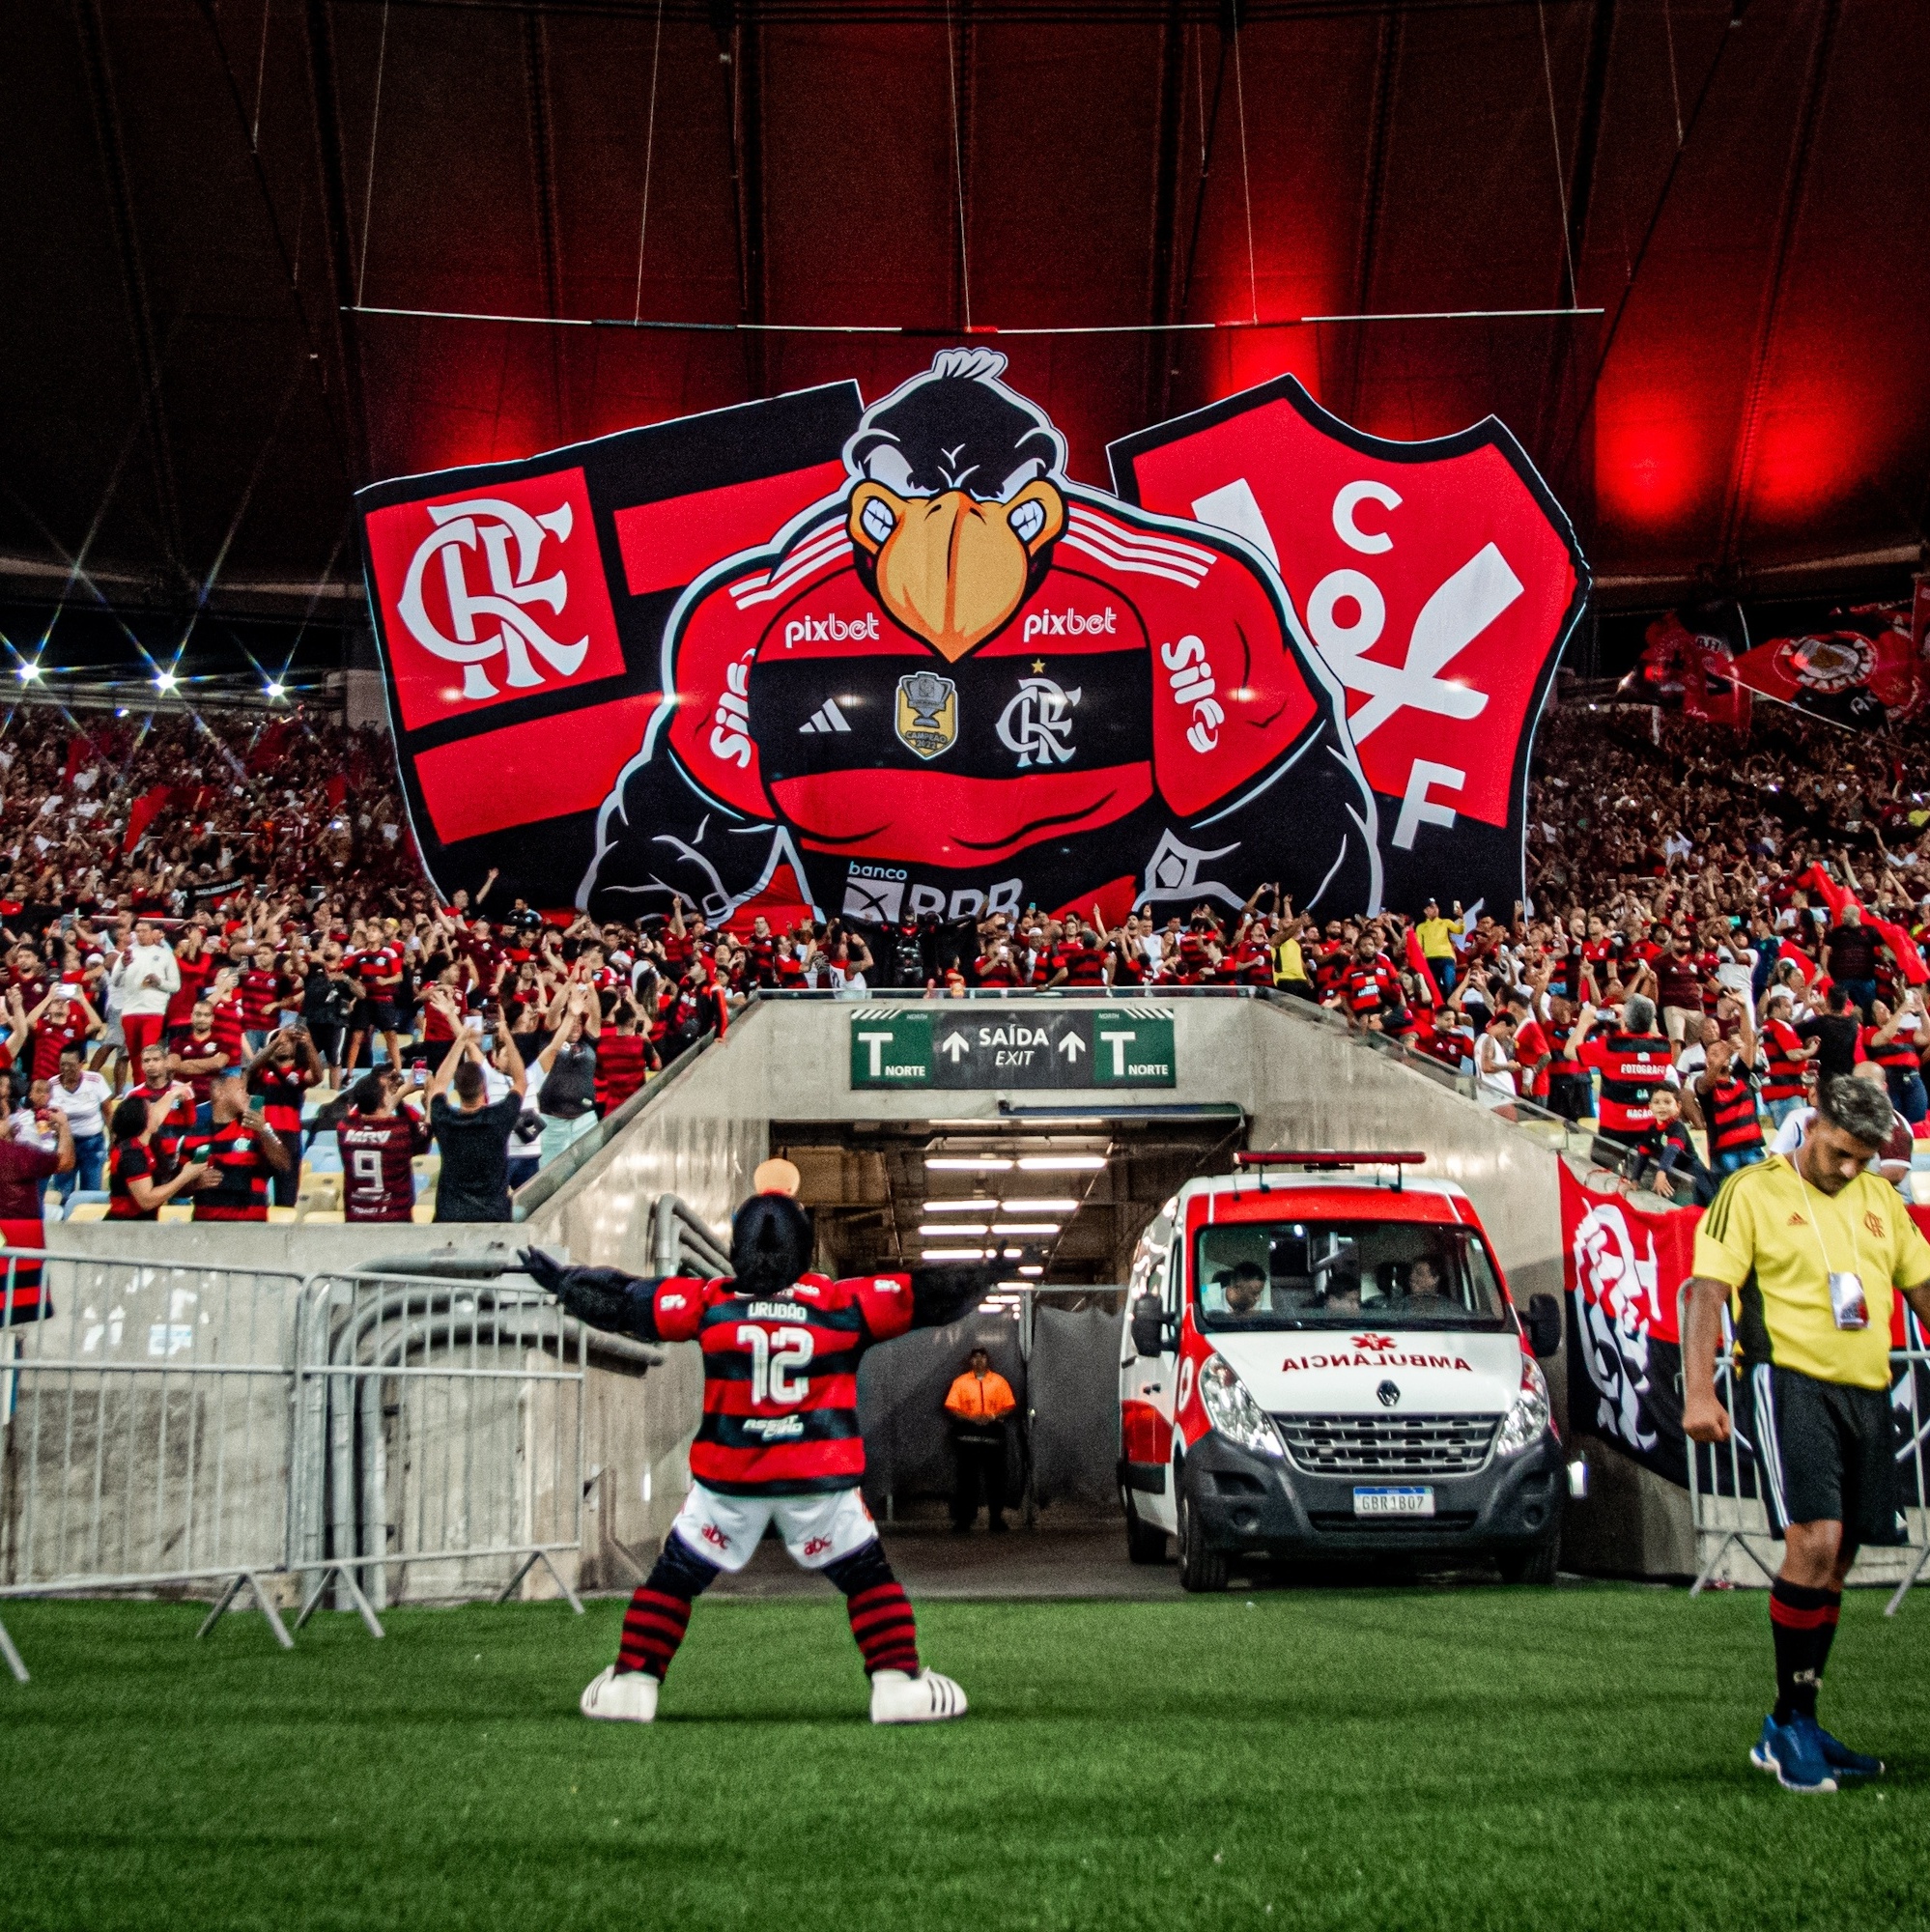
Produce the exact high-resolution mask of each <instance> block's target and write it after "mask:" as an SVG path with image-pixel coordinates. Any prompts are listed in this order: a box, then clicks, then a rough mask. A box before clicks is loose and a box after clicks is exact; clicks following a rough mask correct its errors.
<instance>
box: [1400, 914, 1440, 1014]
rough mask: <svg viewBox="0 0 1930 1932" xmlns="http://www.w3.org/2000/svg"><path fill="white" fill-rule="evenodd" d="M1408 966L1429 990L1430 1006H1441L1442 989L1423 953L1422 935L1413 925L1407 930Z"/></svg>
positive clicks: (1426, 956)
mask: <svg viewBox="0 0 1930 1932" xmlns="http://www.w3.org/2000/svg"><path fill="white" fill-rule="evenodd" d="M1407 964H1408V965H1409V966H1411V967H1412V968H1413V969H1414V971H1415V973H1416V974H1418V975H1419V976H1420V980H1421V984H1422V985H1423V986H1425V987H1426V988H1427V995H1428V1005H1429V1006H1431V1007H1437V1006H1439V1005H1440V1003H1441V989H1440V987H1439V986H1438V985H1437V984H1436V983H1435V981H1434V975H1433V968H1432V967H1431V966H1430V965H1429V964H1428V955H1427V954H1426V953H1425V952H1422V951H1421V935H1420V934H1419V933H1418V932H1416V931H1415V930H1414V928H1413V927H1412V926H1411V925H1410V926H1409V927H1408V928H1407Z"/></svg>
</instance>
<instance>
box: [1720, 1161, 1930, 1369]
mask: <svg viewBox="0 0 1930 1932" xmlns="http://www.w3.org/2000/svg"><path fill="white" fill-rule="evenodd" d="M1694 1272H1695V1273H1696V1274H1697V1275H1700V1276H1702V1277H1703V1278H1705V1279H1707V1280H1709V1281H1719V1282H1721V1283H1722V1284H1723V1286H1724V1287H1726V1288H1728V1289H1729V1290H1730V1291H1731V1294H1730V1299H1729V1305H1730V1309H1731V1312H1732V1313H1733V1315H1734V1317H1735V1322H1736V1340H1737V1345H1738V1348H1739V1350H1740V1351H1741V1353H1742V1356H1743V1358H1744V1360H1745V1361H1746V1362H1748V1363H1750V1364H1752V1365H1753V1364H1755V1363H1759V1362H1773V1363H1774V1365H1775V1366H1776V1367H1777V1368H1782V1369H1795V1370H1797V1371H1799V1372H1800V1373H1801V1374H1802V1375H1805V1376H1813V1377H1814V1378H1816V1379H1817V1380H1818V1381H1825V1382H1843V1383H1846V1384H1848V1385H1849V1386H1850V1387H1851V1388H1868V1389H1883V1388H1887V1387H1888V1386H1889V1324H1890V1314H1891V1310H1892V1309H1893V1307H1894V1305H1895V1301H1896V1293H1897V1291H1898V1290H1899V1289H1906V1288H1921V1287H1922V1286H1923V1285H1924V1284H1925V1283H1926V1282H1930V1241H1926V1240H1925V1239H1924V1238H1923V1235H1922V1232H1921V1230H1920V1229H1918V1227H1917V1225H1916V1222H1915V1221H1913V1220H1912V1219H1911V1218H1910V1210H1909V1208H1906V1207H1905V1206H1904V1204H1903V1199H1902V1197H1901V1196H1900V1195H1899V1194H1898V1193H1897V1191H1896V1189H1895V1188H1893V1187H1892V1186H1890V1184H1889V1183H1888V1182H1887V1180H1882V1179H1878V1178H1877V1177H1876V1176H1875V1175H1873V1174H1859V1175H1858V1176H1857V1178H1856V1179H1854V1180H1853V1181H1851V1182H1850V1184H1849V1185H1848V1186H1847V1187H1845V1188H1844V1189H1843V1191H1842V1192H1841V1193H1840V1194H1833V1195H1831V1194H1824V1193H1822V1192H1821V1191H1820V1190H1819V1189H1817V1188H1814V1187H1812V1186H1810V1184H1809V1183H1808V1182H1807V1181H1806V1180H1804V1179H1803V1178H1802V1175H1801V1174H1800V1173H1799V1172H1798V1171H1797V1169H1796V1167H1795V1165H1794V1163H1792V1162H1791V1161H1788V1160H1786V1159H1784V1158H1783V1156H1782V1155H1781V1154H1771V1155H1770V1157H1769V1158H1768V1159H1767V1160H1763V1161H1758V1162H1757V1163H1756V1165H1755V1166H1753V1167H1745V1168H1741V1169H1739V1170H1738V1171H1737V1172H1736V1173H1734V1174H1732V1175H1731V1176H1730V1177H1729V1179H1727V1180H1725V1181H1724V1182H1723V1183H1722V1185H1721V1188H1720V1189H1719V1190H1718V1191H1717V1196H1716V1199H1715V1200H1714V1201H1713V1202H1711V1203H1710V1206H1709V1211H1708V1212H1707V1213H1706V1214H1705V1215H1703V1217H1702V1220H1701V1222H1700V1223H1699V1224H1698V1226H1697V1227H1696V1230H1695V1265H1694ZM1832 1273H1838V1274H1855V1275H1857V1276H1859V1278H1860V1280H1861V1282H1862V1285H1863V1298H1864V1300H1865V1302H1866V1303H1867V1304H1868V1307H1869V1325H1868V1327H1866V1328H1838V1327H1837V1326H1836V1321H1835V1318H1834V1316H1833V1315H1832V1314H1831V1308H1830V1276H1831V1274H1832Z"/></svg>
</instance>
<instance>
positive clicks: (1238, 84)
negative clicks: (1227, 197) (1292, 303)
mask: <svg viewBox="0 0 1930 1932" xmlns="http://www.w3.org/2000/svg"><path fill="white" fill-rule="evenodd" d="M1233 43H1234V99H1235V103H1236V105H1237V106H1238V109H1239V184H1240V191H1241V193H1242V194H1243V195H1244V197H1245V199H1246V290H1247V294H1248V296H1249V297H1250V298H1251V299H1252V302H1253V320H1254V323H1255V325H1256V326H1257V325H1258V324H1259V321H1260V275H1259V272H1258V270H1256V268H1255V266H1254V254H1253V177H1252V176H1251V175H1250V174H1249V173H1248V172H1247V166H1246V77H1245V70H1244V68H1243V67H1242V66H1241V63H1240V57H1239V10H1238V8H1237V6H1235V10H1234V30H1233Z"/></svg>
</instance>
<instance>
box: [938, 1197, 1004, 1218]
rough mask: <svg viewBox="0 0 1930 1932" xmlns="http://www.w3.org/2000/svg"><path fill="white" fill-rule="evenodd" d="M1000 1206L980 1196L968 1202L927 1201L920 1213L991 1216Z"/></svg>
mask: <svg viewBox="0 0 1930 1932" xmlns="http://www.w3.org/2000/svg"><path fill="white" fill-rule="evenodd" d="M1000 1205H1001V1204H1000V1203H998V1202H996V1201H992V1200H988V1199H987V1198H986V1197H985V1196H984V1195H982V1194H981V1195H977V1196H974V1197H973V1198H971V1199H969V1200H959V1201H927V1202H926V1203H925V1204H924V1207H923V1208H922V1210H921V1211H922V1212H923V1213H926V1214H992V1213H996V1212H997V1211H998V1209H999V1207H1000Z"/></svg>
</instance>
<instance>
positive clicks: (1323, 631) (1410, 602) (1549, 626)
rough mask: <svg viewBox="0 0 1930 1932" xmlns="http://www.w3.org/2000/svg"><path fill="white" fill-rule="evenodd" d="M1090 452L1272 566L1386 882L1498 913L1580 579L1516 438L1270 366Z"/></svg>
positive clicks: (1555, 510) (1157, 505) (1403, 892)
mask: <svg viewBox="0 0 1930 1932" xmlns="http://www.w3.org/2000/svg"><path fill="white" fill-rule="evenodd" d="M1111 455H1112V463H1113V476H1114V483H1115V487H1116V488H1117V489H1118V490H1119V492H1120V494H1121V496H1122V497H1126V498H1127V499H1128V500H1130V501H1133V502H1139V503H1144V504H1146V505H1147V506H1148V507H1149V508H1151V509H1156V510H1164V511H1166V512H1168V513H1169V514H1170V515H1175V516H1190V517H1194V518H1197V519H1199V520H1200V521H1201V522H1203V523H1207V524H1216V525H1218V526H1220V527H1222V528H1224V529H1227V530H1231V531H1233V532H1234V533H1235V534H1236V535H1238V536H1241V537H1244V538H1245V539H1246V540H1247V541H1248V542H1250V543H1251V544H1253V545H1254V546H1255V547H1256V548H1257V549H1259V550H1260V551H1262V552H1263V554H1265V555H1266V556H1267V557H1268V558H1269V559H1270V560H1271V561H1272V562H1273V563H1274V564H1275V565H1276V566H1277V568H1278V569H1279V572H1280V575H1281V577H1282V579H1283V580H1284V582H1285V583H1286V586H1287V590H1288V592H1289V594H1290V595H1291V599H1292V603H1293V608H1294V610H1295V611H1297V613H1298V614H1299V617H1300V620H1301V621H1302V623H1303V624H1304V625H1305V626H1306V629H1307V631H1308V633H1309V635H1310V636H1311V638H1312V640H1313V642H1314V644H1315V645H1316V646H1317V647H1318V648H1319V650H1320V656H1321V657H1322V658H1323V659H1324V661H1325V662H1326V664H1327V666H1328V668H1329V669H1330V670H1331V671H1332V672H1333V674H1334V676H1335V677H1336V678H1337V679H1338V681H1339V682H1340V683H1341V685H1343V686H1344V687H1345V690H1346V695H1347V715H1348V728H1349V730H1350V732H1351V734H1352V737H1353V741H1354V745H1355V748H1356V749H1357V751H1358V753H1359V755H1360V760H1361V764H1362V767H1363V769H1364V770H1365V772H1366V774H1367V779H1368V781H1369V783H1370V784H1371V785H1372V786H1373V787H1374V790H1375V792H1376V793H1377V797H1378V804H1379V810H1380V817H1381V850H1382V856H1383V864H1384V867H1385V886H1384V890H1385V895H1386V898H1387V902H1388V903H1389V904H1390V905H1396V906H1407V907H1418V906H1419V905H1420V904H1421V903H1422V901H1423V900H1425V899H1428V898H1430V897H1433V898H1438V899H1440V900H1441V902H1442V903H1443V904H1446V903H1447V902H1448V901H1449V900H1450V899H1451V898H1457V897H1458V898H1461V899H1462V900H1463V901H1464V902H1466V903H1468V904H1472V903H1473V902H1474V901H1475V900H1477V899H1485V900H1486V901H1488V903H1489V904H1490V907H1491V908H1492V909H1493V910H1495V911H1496V912H1502V911H1505V909H1506V907H1507V906H1508V904H1509V903H1510V902H1511V901H1512V900H1513V899H1515V898H1516V897H1518V896H1519V895H1520V893H1521V890H1522V888H1521V833H1522V820H1523V814H1524V810H1525V802H1526V783H1527V767H1528V752H1529V747H1530V742H1531V740H1532V737H1533V732H1534V724H1535V720H1536V718H1537V717H1538V716H1539V714H1540V711H1541V705H1542V700H1543V697H1544V696H1545V695H1546V693H1547V686H1548V683H1549V680H1550V679H1551V678H1552V677H1553V675H1554V667H1555V663H1556V661H1557V659H1558V658H1559V657H1560V655H1561V650H1562V647H1563V645H1564V644H1565V643H1566V641H1567V639H1568V637H1569V634H1570V633H1571V631H1573V629H1574V627H1575V622H1576V621H1577V619H1578V618H1579V617H1580V614H1581V611H1582V607H1583V604H1584V602H1585V600H1586V596H1587V591H1588V567H1587V565H1586V563H1585V562H1584V561H1583V559H1582V555H1581V552H1580V549H1579V547H1578V546H1577V544H1576V543H1575V531H1574V528H1573V526H1571V525H1570V523H1569V520H1568V517H1567V516H1566V514H1565V513H1564V512H1563V511H1562V509H1561V507H1560V506H1559V505H1558V504H1557V503H1556V502H1555V500H1554V498H1553V497H1551V496H1550V495H1549V494H1548V490H1547V485H1546V484H1544V483H1543V481H1542V479H1541V477H1540V476H1539V475H1538V474H1537V473H1536V471H1535V469H1534V466H1533V465H1532V464H1531V463H1530V462H1529V461H1528V458H1527V455H1526V453H1525V452H1524V451H1523V450H1522V448H1521V446H1520V444H1519V443H1518V442H1517V441H1516V440H1515V439H1514V437H1512V436H1511V435H1510V434H1509V433H1508V431H1507V430H1506V429H1505V428H1503V427H1502V425H1501V424H1500V423H1498V422H1496V421H1495V420H1494V419H1493V418H1492V417H1490V418H1489V419H1488V420H1487V421H1486V422H1482V423H1478V424H1476V425H1475V426H1474V427H1473V428H1472V429H1468V430H1464V431H1462V432H1461V433H1460V434H1459V435H1456V436H1450V437H1442V438H1438V439H1436V440H1432V441H1426V442H1394V441H1390V440H1387V439H1385V438H1383V437H1377V436H1369V435H1367V434H1366V433H1365V432H1363V431H1361V430H1356V429H1353V428H1351V427H1349V426H1348V424H1346V423H1344V422H1342V421H1341V419H1340V418H1339V417H1338V416H1335V415H1331V414H1329V413H1328V412H1326V411H1325V410H1323V409H1321V408H1320V405H1319V404H1318V403H1316V402H1315V401H1314V399H1313V397H1312V396H1310V395H1309V394H1308V393H1307V391H1306V390H1305V389H1304V388H1303V387H1302V386H1301V385H1300V384H1299V383H1297V382H1296V381H1295V380H1294V379H1293V378H1292V377H1291V376H1283V377H1281V378H1280V379H1279V380H1278V381H1276V382H1273V383H1268V384H1263V385H1262V386H1261V387H1259V388H1256V389H1250V390H1248V391H1246V392H1245V393H1244V394H1241V395H1237V396H1234V397H1231V398H1229V399H1228V400H1227V401H1225V402H1222V403H1218V404H1215V405H1214V406H1213V407H1212V408H1211V409H1207V410H1203V411H1200V412H1198V413H1197V414H1194V415H1188V416H1181V417H1179V418H1178V419H1177V420H1175V421H1173V422H1169V423H1164V424H1161V425H1160V426H1159V427H1158V428H1156V429H1151V430H1148V431H1146V432H1144V433H1143V434H1141V435H1139V436H1135V437H1128V438H1127V439H1125V440H1123V441H1121V442H1117V443H1115V444H1113V445H1112V450H1111Z"/></svg>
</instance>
